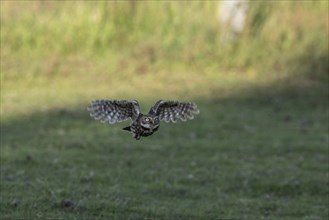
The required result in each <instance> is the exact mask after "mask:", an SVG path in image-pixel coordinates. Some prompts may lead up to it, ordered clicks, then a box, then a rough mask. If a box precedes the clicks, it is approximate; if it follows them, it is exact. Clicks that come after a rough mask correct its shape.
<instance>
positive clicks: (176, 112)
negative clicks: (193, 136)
mask: <svg viewBox="0 0 329 220" xmlns="http://www.w3.org/2000/svg"><path fill="white" fill-rule="evenodd" d="M198 113H199V109H198V107H197V105H196V104H194V103H192V102H179V101H164V100H160V101H158V102H157V103H155V105H154V106H153V107H152V108H151V109H150V111H149V114H155V115H158V116H159V118H160V120H161V121H165V122H176V121H177V120H178V119H180V120H182V121H186V119H187V118H188V119H193V118H194V116H193V114H198Z"/></svg>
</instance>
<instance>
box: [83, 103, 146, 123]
mask: <svg viewBox="0 0 329 220" xmlns="http://www.w3.org/2000/svg"><path fill="white" fill-rule="evenodd" d="M88 111H89V112H90V116H91V117H93V118H95V119H96V120H99V121H100V122H103V123H104V122H108V123H110V124H114V123H117V122H121V121H125V120H127V119H129V118H132V120H135V119H136V118H137V116H138V115H139V113H140V109H139V104H138V102H137V101H136V100H95V101H92V102H91V103H90V105H89V106H88Z"/></svg>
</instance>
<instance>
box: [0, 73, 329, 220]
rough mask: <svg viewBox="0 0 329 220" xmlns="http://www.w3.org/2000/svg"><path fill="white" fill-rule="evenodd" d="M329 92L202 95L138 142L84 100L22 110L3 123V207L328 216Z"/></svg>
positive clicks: (312, 88)
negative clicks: (183, 117) (192, 111)
mask: <svg viewBox="0 0 329 220" xmlns="http://www.w3.org/2000/svg"><path fill="white" fill-rule="evenodd" d="M296 82H298V83H296ZM287 85H288V86H287ZM215 93H216V91H214V96H215ZM327 96H328V90H327V86H326V85H323V83H319V82H310V81H304V80H297V81H296V80H293V79H291V81H289V79H285V81H284V82H280V81H277V82H276V84H273V85H268V86H266V87H264V88H250V89H249V90H248V91H241V95H239V96H237V97H229V98H227V99H223V98H218V99H216V98H212V99H208V100H202V101H201V100H200V101H199V102H197V103H198V104H199V107H200V109H201V114H200V115H198V116H197V117H196V119H195V120H193V121H189V122H188V123H186V124H185V123H184V124H177V125H166V124H163V125H162V127H161V129H160V130H159V132H158V133H156V134H154V135H153V136H151V137H148V138H145V139H142V140H140V141H135V140H134V139H132V138H131V136H130V134H127V133H125V132H123V131H121V128H122V127H124V125H123V124H120V125H113V126H112V127H109V126H107V125H101V124H99V123H97V122H95V121H94V120H92V119H91V118H90V117H89V115H88V113H87V111H86V110H85V109H86V106H79V107H78V108H77V109H73V110H66V109H56V110H53V111H49V112H43V113H41V112H40V113H35V114H32V115H29V116H25V117H23V116H21V117H19V118H17V119H14V120H12V121H7V122H5V123H2V126H1V133H2V138H1V185H2V195H1V197H2V199H1V203H2V204H1V207H2V208H1V212H2V213H4V214H5V215H6V216H11V217H22V216H26V215H27V214H28V216H32V217H35V216H37V215H38V213H40V212H41V213H45V212H47V213H48V214H47V215H44V216H43V217H46V218H50V217H67V216H69V215H71V214H72V213H73V214H74V215H81V216H89V217H90V216H97V217H104V216H105V217H113V216H116V217H118V218H121V217H127V216H129V217H131V218H138V217H145V216H150V217H152V218H153V217H155V216H156V217H157V218H174V217H176V218H177V217H179V218H182V219H184V218H201V217H205V216H208V217H210V218H211V217H233V218H234V217H235V218H236V217H241V216H245V218H249V217H250V218H251V217H255V216H269V217H273V218H275V217H279V216H288V217H296V218H302V217H305V216H306V217H307V216H312V218H313V217H314V218H317V217H318V218H322V217H323V218H325V217H326V216H327V215H328V207H327V206H326V204H328V198H327V196H326V195H327V194H328V192H329V190H328V182H327V174H328V173H327V172H328V146H327V144H328V134H327V131H328V102H327ZM71 200H72V202H68V203H65V204H73V205H72V207H71V206H70V207H67V206H65V205H63V201H71ZM283 200H284V201H285V203H284V204H283V203H282V201H283ZM73 206H74V207H73ZM18 207H20V208H18Z"/></svg>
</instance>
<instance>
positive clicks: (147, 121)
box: [140, 115, 160, 128]
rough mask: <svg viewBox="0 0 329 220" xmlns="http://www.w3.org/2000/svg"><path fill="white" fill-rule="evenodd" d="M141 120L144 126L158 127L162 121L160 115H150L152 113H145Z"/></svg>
mask: <svg viewBox="0 0 329 220" xmlns="http://www.w3.org/2000/svg"><path fill="white" fill-rule="evenodd" d="M140 122H141V125H142V126H143V127H144V128H154V127H158V126H159V123H160V121H159V117H158V116H150V115H143V116H142V117H141V119H140Z"/></svg>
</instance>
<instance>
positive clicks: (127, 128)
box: [122, 126, 132, 132]
mask: <svg viewBox="0 0 329 220" xmlns="http://www.w3.org/2000/svg"><path fill="white" fill-rule="evenodd" d="M122 130H125V131H128V132H132V131H131V128H130V126H128V127H125V128H122Z"/></svg>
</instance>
